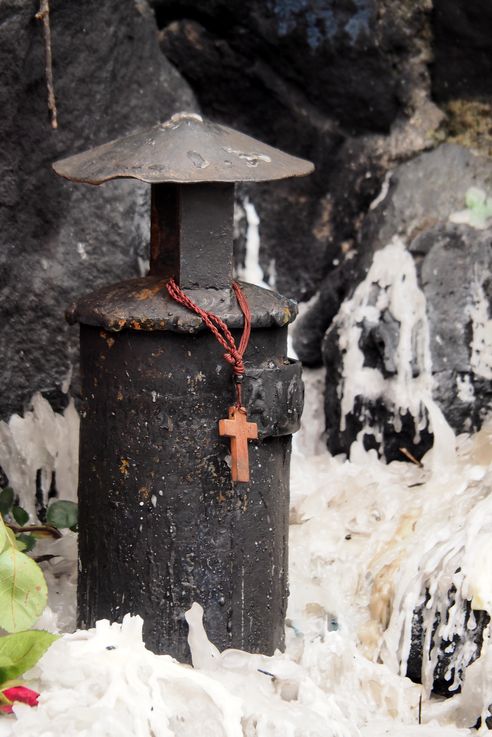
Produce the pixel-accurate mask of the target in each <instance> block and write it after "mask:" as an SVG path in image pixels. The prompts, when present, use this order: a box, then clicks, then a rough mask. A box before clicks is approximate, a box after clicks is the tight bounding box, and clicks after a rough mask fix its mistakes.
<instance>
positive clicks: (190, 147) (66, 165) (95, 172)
mask: <svg viewBox="0 0 492 737" xmlns="http://www.w3.org/2000/svg"><path fill="white" fill-rule="evenodd" d="M53 168H54V170H55V171H56V173H57V174H60V176H62V177H65V179H70V180H71V181H74V182H86V183H88V184H101V183H102V182H107V181H108V180H109V179H116V178H118V177H131V178H133V179H140V180H141V181H143V182H150V183H158V182H176V183H181V184H186V183H190V184H191V183H196V182H262V181H267V180H271V179H286V178H287V177H299V176H304V175H305V174H310V173H311V172H312V171H313V170H314V165H313V164H312V163H311V162H310V161H305V160H304V159H298V158H296V157H295V156H290V155H289V154H286V153H284V152H283V151H279V150H278V149H276V148H272V147H271V146H267V145H266V144H265V143H260V141H257V140H256V139H254V138H251V137H250V136H246V135H244V134H243V133H239V132H238V131H235V130H233V129H232V128H227V127H226V126H225V125H218V124H217V123H212V122H210V121H209V120H205V119H203V118H202V117H201V115H197V114H196V113H177V114H176V115H173V116H172V118H170V119H169V120H168V121H166V122H165V123H161V124H159V125H156V126H154V127H153V128H149V129H147V130H145V131H141V132H140V133H134V134H133V135H130V136H127V137H126V138H118V139H117V140H116V141H111V142H110V143H105V144H103V145H102V146H98V147H97V148H93V149H91V150H90V151H85V152H84V153H81V154H77V155H75V156H70V157H69V158H67V159H61V160H60V161H57V162H56V163H55V164H53Z"/></svg>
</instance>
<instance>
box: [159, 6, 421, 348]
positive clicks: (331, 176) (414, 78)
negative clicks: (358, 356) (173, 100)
mask: <svg viewBox="0 0 492 737" xmlns="http://www.w3.org/2000/svg"><path fill="white" fill-rule="evenodd" d="M152 2H153V6H154V8H155V10H156V17H157V21H158V24H159V27H160V28H161V31H160V43H161V48H162V50H163V51H164V53H165V54H166V56H167V57H168V58H169V59H170V60H171V61H172V62H173V63H174V64H175V65H176V66H177V68H178V69H179V70H180V72H181V73H182V74H183V76H184V77H185V78H186V79H187V80H188V81H189V82H190V84H191V85H192V87H193V89H194V91H195V93H196V95H197V97H198V99H199V101H200V105H201V106H202V108H203V110H204V112H205V113H206V114H207V115H209V116H210V117H212V118H217V119H219V120H220V121H223V122H225V123H227V124H229V125H232V126H233V127H236V128H238V129H240V130H244V131H245V132H247V133H250V134H252V135H254V136H255V137H257V138H260V139H263V140H265V141H267V142H268V143H271V144H273V145H275V146H278V147H280V148H284V149H285V150H287V151H289V152H291V153H293V154H296V155H298V156H302V157H304V158H308V159H311V160H313V161H315V162H316V168H317V170H316V172H315V174H314V175H311V176H310V177H309V178H307V179H306V180H303V181H301V180H299V181H293V182H285V183H282V184H272V185H264V186H263V187H261V188H255V189H251V190H250V198H251V200H252V202H253V203H254V205H255V207H256V209H257V211H258V213H259V215H260V220H261V226H260V233H261V243H262V250H261V254H260V256H261V259H262V265H263V267H264V270H265V271H268V268H269V266H270V263H271V261H272V260H274V262H275V273H276V286H277V288H278V289H279V290H280V291H281V292H283V293H285V294H287V295H289V296H293V297H296V298H298V299H303V300H304V299H308V298H309V297H311V296H312V295H313V294H314V293H315V292H316V290H317V288H318V287H319V285H320V283H321V281H322V280H323V278H324V277H326V276H327V275H329V274H330V273H331V272H332V270H333V269H334V268H336V266H337V264H338V263H341V262H342V261H343V259H344V254H345V253H346V252H347V251H349V250H350V249H351V248H352V247H353V243H354V237H355V233H356V230H357V218H358V216H359V214H360V212H363V211H365V210H366V209H367V207H368V205H369V203H370V202H371V200H372V199H373V198H374V197H375V196H376V194H377V192H378V191H379V189H380V185H381V181H382V178H383V176H384V173H385V171H386V168H387V159H388V157H389V158H391V157H392V156H393V155H399V152H401V151H402V149H405V150H407V147H408V146H410V148H411V150H412V151H413V150H415V148H417V149H419V148H421V147H422V146H424V145H428V142H427V143H425V140H424V139H425V138H426V135H427V133H428V132H429V131H432V129H433V127H434V126H435V121H434V120H433V117H434V115H435V108H434V107H433V106H432V104H430V103H429V101H428V98H427V90H428V87H429V82H428V78H427V69H426V66H425V60H426V54H427V49H428V45H429V27H430V26H429V23H430V21H429V14H428V3H427V2H426V0H417V2H416V1H415V0H404V1H402V2H398V3H395V2H387V1H384V2H383V1H381V0H344V1H343V2H335V1H334V0H323V1H321V0H295V1H294V2H292V0H268V1H267V2H264V1H263V0H262V1H260V0H252V2H247V3H244V2H242V0H195V1H194V2H189V1H188V0H175V1H174V2H172V3H169V2H167V0H152ZM416 110H419V111H420V112H419V116H420V117H419V121H418V122H417V121H416V120H414V121H413V123H412V130H413V128H415V130H417V129H418V128H419V126H420V125H421V124H423V123H425V124H423V126H422V130H423V129H425V130H426V132H425V134H422V133H421V132H419V133H415V134H412V135H409V136H406V135H405V136H401V135H400V134H399V133H398V130H400V128H401V127H403V128H404V127H405V125H406V123H405V121H406V120H407V119H411V118H412V116H413V114H414V113H415V111H416ZM397 129H398V130H397ZM391 130H394V132H395V133H394V136H393V137H391V145H389V144H388V143H387V141H386V134H388V133H390V131H391ZM397 139H398V140H397ZM390 149H391V153H390ZM318 343H319V344H320V343H321V337H320V338H319V340H318ZM318 354H319V348H318Z"/></svg>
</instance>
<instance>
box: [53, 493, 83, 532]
mask: <svg viewBox="0 0 492 737" xmlns="http://www.w3.org/2000/svg"><path fill="white" fill-rule="evenodd" d="M78 512H79V510H78V507H77V505H76V504H75V502H67V501H63V500H59V501H56V502H53V503H52V504H50V506H49V507H48V513H47V515H46V521H47V522H48V524H50V525H53V526H54V527H58V529H64V528H65V527H74V526H75V525H76V524H77V521H78Z"/></svg>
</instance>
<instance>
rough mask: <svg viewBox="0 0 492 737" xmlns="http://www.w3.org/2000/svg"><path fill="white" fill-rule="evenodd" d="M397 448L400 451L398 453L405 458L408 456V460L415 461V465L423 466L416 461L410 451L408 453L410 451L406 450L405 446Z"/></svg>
mask: <svg viewBox="0 0 492 737" xmlns="http://www.w3.org/2000/svg"><path fill="white" fill-rule="evenodd" d="M398 450H399V451H400V453H403V455H404V456H405V458H408V460H409V461H412V463H415V465H416V466H418V467H419V468H423V467H424V466H423V464H422V463H421V462H420V461H418V460H417V459H416V458H415V456H414V455H413V454H412V453H410V451H409V450H407V449H406V448H398Z"/></svg>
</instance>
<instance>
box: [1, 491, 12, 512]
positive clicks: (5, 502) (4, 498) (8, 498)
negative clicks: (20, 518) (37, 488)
mask: <svg viewBox="0 0 492 737" xmlns="http://www.w3.org/2000/svg"><path fill="white" fill-rule="evenodd" d="M13 503H14V490H13V489H11V488H10V486H6V487H5V489H2V491H0V514H3V515H4V516H5V515H6V514H8V513H9V512H10V509H11V507H12V504H13Z"/></svg>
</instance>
